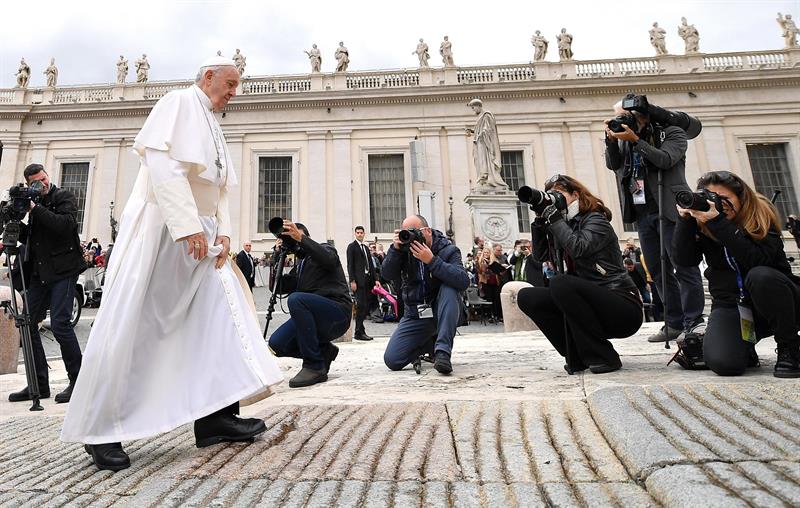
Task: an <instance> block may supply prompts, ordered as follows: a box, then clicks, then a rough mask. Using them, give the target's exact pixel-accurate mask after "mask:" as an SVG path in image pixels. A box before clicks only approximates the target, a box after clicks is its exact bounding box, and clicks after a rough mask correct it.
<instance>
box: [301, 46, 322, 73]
mask: <svg viewBox="0 0 800 508" xmlns="http://www.w3.org/2000/svg"><path fill="white" fill-rule="evenodd" d="M304 53H305V54H306V55H308V61H309V62H311V72H319V71H320V68H321V67H322V53H320V52H319V49H318V48H317V45H316V44H312V45H311V51H304Z"/></svg>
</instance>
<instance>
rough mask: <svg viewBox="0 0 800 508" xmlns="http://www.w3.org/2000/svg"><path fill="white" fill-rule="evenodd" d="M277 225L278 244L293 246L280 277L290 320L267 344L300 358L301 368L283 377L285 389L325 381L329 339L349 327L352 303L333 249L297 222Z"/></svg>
mask: <svg viewBox="0 0 800 508" xmlns="http://www.w3.org/2000/svg"><path fill="white" fill-rule="evenodd" d="M283 228H284V233H283V235H281V236H282V237H284V240H283V244H284V246H290V243H295V244H297V245H298V246H299V250H298V251H297V253H296V256H297V262H296V263H295V266H294V268H292V271H291V272H290V273H289V274H288V275H287V276H285V277H284V280H283V281H281V283H282V284H283V285H284V287H285V289H287V291H286V292H288V293H291V294H290V295H289V298H288V301H287V305H288V307H289V314H291V319H289V321H287V322H285V323H284V324H283V325H281V326H280V327H279V328H278V329H277V330H275V332H274V333H273V334H272V335H271V336H270V338H269V347H270V348H271V349H272V351H273V352H275V354H276V355H277V356H290V357H292V358H302V360H303V368H302V369H301V370H300V372H299V373H298V374H297V375H296V376H294V377H293V378H292V379H290V380H289V386H290V387H291V388H299V387H302V386H311V385H314V384H317V383H322V382H324V381H327V380H328V371H329V370H330V367H331V362H333V361H334V360H335V359H336V356H337V355H338V354H339V348H337V347H336V346H335V345H333V344H331V341H332V340H334V339H336V338H338V337H341V336H342V335H343V334H344V333H345V332H346V331H347V328H348V327H349V326H350V317H351V316H352V315H353V303H352V300H351V299H350V291H349V288H348V285H347V279H345V277H344V270H343V269H342V263H341V262H340V261H339V255H338V254H337V252H336V249H334V248H333V246H332V245H329V244H328V243H321V244H320V243H317V242H315V241H314V240H312V239H311V236H310V235H309V234H308V229H307V228H306V227H305V226H304V225H302V224H300V223H297V224H294V223H292V222H291V221H288V220H285V221H284V222H283ZM284 283H286V284H284ZM286 286H289V287H286Z"/></svg>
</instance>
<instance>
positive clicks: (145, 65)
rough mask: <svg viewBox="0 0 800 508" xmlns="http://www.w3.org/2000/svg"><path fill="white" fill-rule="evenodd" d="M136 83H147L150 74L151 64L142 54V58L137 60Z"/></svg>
mask: <svg viewBox="0 0 800 508" xmlns="http://www.w3.org/2000/svg"><path fill="white" fill-rule="evenodd" d="M135 63H136V82H137V83H147V76H148V74H149V73H150V62H148V61H147V55H145V54H144V53H142V58H140V59H138V60H136V62H135Z"/></svg>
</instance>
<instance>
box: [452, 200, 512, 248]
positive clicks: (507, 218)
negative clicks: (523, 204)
mask: <svg viewBox="0 0 800 508" xmlns="http://www.w3.org/2000/svg"><path fill="white" fill-rule="evenodd" d="M464 201H466V203H467V204H468V205H469V210H470V214H471V215H472V232H473V236H482V237H483V238H484V239H486V240H488V241H490V242H491V243H492V244H496V243H499V244H501V245H502V246H503V248H504V249H510V248H512V247H513V246H514V241H515V240H517V239H518V238H519V221H518V219H517V201H518V199H517V195H516V194H515V193H513V192H511V191H505V192H496V191H495V192H486V193H482V192H478V191H476V190H474V189H473V190H472V191H471V192H470V194H469V195H468V196H467V197H466V198H464Z"/></svg>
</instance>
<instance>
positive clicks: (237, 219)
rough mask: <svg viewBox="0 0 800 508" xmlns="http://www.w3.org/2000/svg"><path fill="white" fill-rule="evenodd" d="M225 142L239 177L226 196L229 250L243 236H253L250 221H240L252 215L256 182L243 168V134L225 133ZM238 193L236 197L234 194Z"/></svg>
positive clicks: (237, 245)
mask: <svg viewBox="0 0 800 508" xmlns="http://www.w3.org/2000/svg"><path fill="white" fill-rule="evenodd" d="M225 144H226V145H227V146H228V153H229V154H230V156H231V162H232V163H233V168H234V171H236V177H237V178H238V179H239V187H238V189H237V188H236V187H234V188H233V189H232V190H233V193H234V195H231V196H228V203H229V208H230V214H231V250H234V249H236V252H238V249H237V248H238V247H239V246H240V244H241V242H242V240H243V239H244V238H243V236H244V237H246V238H247V239H248V240H250V239H251V237H252V236H253V233H254V232H253V231H251V230H250V223H251V222H252V221H249V220H245V221H244V223H242V217H252V210H250V202H251V198H252V194H253V189H255V188H257V186H258V182H253V181H251V175H252V173H253V172H252V171H245V170H244V164H243V163H244V134H226V135H225ZM237 192H238V193H239V197H238V199H237V198H236V196H235V194H236V193H237Z"/></svg>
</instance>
